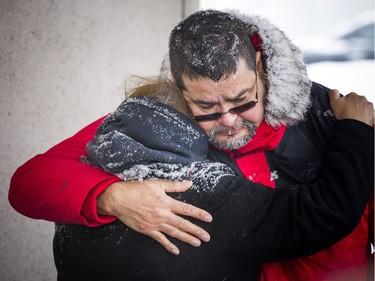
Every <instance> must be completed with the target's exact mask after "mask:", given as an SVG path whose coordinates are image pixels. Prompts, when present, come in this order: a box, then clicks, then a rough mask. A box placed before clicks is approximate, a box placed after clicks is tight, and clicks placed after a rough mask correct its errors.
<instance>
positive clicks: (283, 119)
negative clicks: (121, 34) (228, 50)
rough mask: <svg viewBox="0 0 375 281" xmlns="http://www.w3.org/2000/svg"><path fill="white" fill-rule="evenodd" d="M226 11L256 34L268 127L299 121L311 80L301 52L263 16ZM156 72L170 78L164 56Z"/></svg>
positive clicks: (303, 112)
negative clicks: (266, 89)
mask: <svg viewBox="0 0 375 281" xmlns="http://www.w3.org/2000/svg"><path fill="white" fill-rule="evenodd" d="M226 12H228V13H230V14H232V15H234V16H236V17H237V18H239V19H241V20H243V21H244V22H246V23H248V24H249V25H252V26H253V28H252V29H253V32H254V34H256V33H257V34H258V35H259V39H260V40H258V41H257V42H256V44H257V45H256V46H255V48H256V49H257V50H258V51H260V52H261V53H262V56H263V61H264V64H265V65H264V68H265V73H266V77H265V78H266V80H267V81H268V85H267V88H268V93H267V95H266V101H265V121H266V122H267V123H268V124H270V125H271V126H272V127H279V126H281V125H286V126H290V125H294V124H296V123H298V122H300V121H302V120H303V119H304V115H305V113H306V112H307V110H308V109H309V107H310V104H311V100H310V89H311V86H312V82H311V80H310V79H309V77H308V75H307V70H306V65H305V63H304V62H303V56H302V53H301V51H300V50H299V49H298V48H297V47H296V46H295V45H294V44H293V43H292V42H291V41H290V39H289V38H288V37H287V36H286V35H285V34H284V33H283V32H282V31H281V30H280V29H279V28H278V27H276V26H275V25H274V24H272V23H271V22H270V21H268V20H267V19H265V18H263V17H261V16H257V15H246V14H242V13H240V12H238V11H233V10H231V11H226ZM255 36H256V35H255ZM253 43H254V42H253ZM254 45H255V44H254ZM160 75H161V76H162V77H171V75H170V65H169V58H168V55H166V56H165V58H164V61H163V63H162V67H161V70H160Z"/></svg>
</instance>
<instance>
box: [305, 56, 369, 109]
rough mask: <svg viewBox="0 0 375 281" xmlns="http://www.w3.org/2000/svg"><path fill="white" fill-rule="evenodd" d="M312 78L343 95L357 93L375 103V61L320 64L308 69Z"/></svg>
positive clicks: (309, 66) (312, 65) (314, 64)
mask: <svg viewBox="0 0 375 281" xmlns="http://www.w3.org/2000/svg"><path fill="white" fill-rule="evenodd" d="M307 71H308V73H309V76H310V78H311V79H312V80H313V81H315V82H318V83H320V84H323V85H324V86H327V87H329V88H335V89H338V90H339V91H340V93H342V94H344V95H345V94H348V93H350V92H356V93H358V94H360V95H363V96H366V97H367V99H368V100H369V101H371V102H373V103H375V61H374V60H359V61H348V62H319V63H313V64H309V65H308V67H307Z"/></svg>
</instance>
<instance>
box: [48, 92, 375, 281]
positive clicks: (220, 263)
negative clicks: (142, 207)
mask: <svg viewBox="0 0 375 281" xmlns="http://www.w3.org/2000/svg"><path fill="white" fill-rule="evenodd" d="M122 109H124V110H122ZM134 112H142V117H139V116H138V114H133V113H134ZM151 112H154V113H151ZM118 113H119V114H118ZM148 113H151V114H148ZM160 113H162V114H160ZM149 115H152V116H153V120H152V122H147V121H146V120H147V119H148V116H149ZM179 116H180V117H179ZM112 117H113V118H112ZM182 117H184V116H182V115H181V114H178V112H175V111H174V110H172V109H168V107H167V106H165V105H163V104H158V103H155V102H153V101H150V100H148V99H145V98H137V99H132V100H131V101H129V103H127V102H125V103H123V104H122V105H121V106H120V108H119V110H118V111H116V112H115V113H114V114H113V115H111V116H109V117H107V119H106V120H104V122H103V124H102V126H101V127H100V128H99V129H98V131H97V133H96V135H95V137H94V139H93V140H92V141H91V142H90V143H89V144H88V151H89V152H88V158H87V160H88V161H90V162H91V163H92V164H95V165H97V166H99V167H101V168H102V169H106V170H107V171H109V172H113V173H117V174H119V176H121V177H125V178H126V179H139V180H143V179H145V178H155V177H156V178H164V179H169V180H170V179H177V180H181V179H189V180H192V181H193V187H192V188H191V189H189V190H188V191H186V192H183V193H181V194H171V196H173V197H174V198H178V199H179V200H183V201H186V202H189V203H191V204H194V205H196V206H199V207H201V208H204V209H207V210H208V211H209V212H211V213H212V215H213V216H214V218H215V219H214V221H213V222H212V223H209V224H206V223H202V222H198V224H199V225H201V226H202V227H204V228H205V229H207V230H208V231H209V232H210V233H211V234H212V239H211V241H210V242H209V243H204V244H203V245H201V246H200V247H198V248H194V247H191V246H190V245H188V244H185V243H183V242H181V241H175V240H174V241H173V242H174V243H176V244H177V246H178V247H179V248H180V249H181V254H180V255H179V256H174V255H172V254H170V253H169V252H167V251H166V250H165V249H163V248H162V247H161V246H160V245H159V244H158V243H157V242H156V241H154V240H152V239H151V238H149V237H147V236H145V235H142V234H140V233H137V232H135V231H133V230H131V229H129V228H128V227H127V226H125V225H124V224H122V223H121V222H119V221H117V222H114V223H112V224H109V225H105V226H102V227H98V228H89V227H86V226H82V225H74V224H58V225H57V227H56V233H55V238H54V257H55V263H56V267H57V269H58V280H59V281H63V280H90V281H95V280H108V281H109V280H112V281H115V280H152V281H155V280H186V281H190V280H228V281H229V280H247V281H249V280H254V281H255V280H257V279H258V275H259V267H260V264H262V263H263V262H265V261H270V260H279V259H285V258H288V257H295V256H297V255H302V254H306V253H311V252H312V251H315V250H317V249H321V248H322V247H324V246H327V245H328V244H329V243H332V241H334V240H333V239H337V238H338V237H342V235H345V234H344V233H346V232H347V231H348V230H349V229H351V227H348V226H349V225H350V224H351V225H352V226H353V227H354V226H355V223H354V224H353V223H349V221H348V219H349V218H347V216H348V215H350V219H349V220H351V219H352V218H357V219H358V218H359V217H360V216H361V213H362V210H363V208H364V206H365V204H366V202H367V200H368V198H369V196H370V194H371V192H372V190H373V188H372V187H373V184H372V183H371V182H369V181H368V180H365V179H368V178H370V176H371V174H372V169H371V160H372V156H371V155H366V156H367V157H366V161H365V162H364V163H360V161H361V160H362V158H361V157H360V156H361V155H363V154H364V151H366V149H371V128H370V127H368V126H367V125H365V124H358V122H355V121H353V120H345V121H340V122H341V123H340V124H338V125H339V126H337V127H336V128H335V133H333V138H332V139H333V140H332V143H331V145H332V146H333V148H332V150H330V152H329V153H327V162H325V163H324V165H323V167H322V169H323V170H324V172H323V173H322V174H321V175H320V176H319V183H318V182H314V183H311V184H310V186H309V187H308V186H306V185H304V184H300V185H293V187H292V188H290V187H288V188H278V189H276V190H271V189H269V188H266V187H263V186H260V185H259V184H256V183H253V182H251V181H248V180H246V179H244V178H243V177H242V176H241V177H235V176H234V173H233V172H232V171H231V170H230V169H229V168H228V167H227V166H226V165H224V164H222V163H218V162H212V161H209V160H207V159H206V154H207V153H208V146H207V140H206V136H205V134H204V132H203V131H202V130H201V128H200V127H199V126H197V125H196V124H194V123H191V125H189V120H188V119H185V121H186V122H187V124H184V121H183V120H182V121H181V120H178V122H175V120H176V118H182ZM134 118H135V119H134ZM132 120H134V121H135V123H137V124H136V126H134V128H129V126H130V127H133V126H132ZM142 120H143V122H138V121H142ZM186 122H185V123H186ZM119 124H120V125H119ZM181 124H182V126H181ZM353 126H356V128H355V131H356V132H357V133H358V134H357V135H355V136H352V135H351V134H348V131H350V130H352V129H353ZM188 128H192V129H188ZM160 130H162V132H163V135H162V136H155V137H151V136H145V137H144V138H143V137H139V136H142V135H146V134H148V135H155V134H157V135H160V132H161V131H160ZM179 134H184V136H185V137H184V138H179V137H176V136H178V135H179ZM143 139H145V142H144V143H143ZM166 139H170V144H171V145H166V144H165V141H166ZM148 140H150V142H149V141H148ZM146 144H147V145H146ZM358 145H360V146H361V149H360V150H356V149H346V151H345V149H344V151H343V147H348V148H349V147H351V146H353V148H354V147H356V146H358ZM135 147H136V151H137V155H133V156H129V157H127V158H123V157H120V158H119V157H117V155H116V153H117V152H119V151H122V150H124V151H125V153H126V155H130V154H131V153H132V152H134V151H135V150H134V148H135ZM186 147H190V149H189V150H187V149H186ZM339 151H341V152H339ZM143 152H144V153H145V154H144V155H145V158H142V155H143ZM160 152H163V153H165V155H167V157H165V156H164V155H160ZM337 152H338V153H337ZM212 153H215V152H214V151H212ZM182 155H183V157H181V156H182ZM147 159H153V160H154V161H148V160H147ZM155 159H157V160H156V161H162V162H155ZM186 159H189V160H186ZM192 159H194V160H195V161H194V162H191V160H192ZM229 162H232V163H233V161H229ZM336 162H340V163H341V164H340V167H336V165H332V164H333V163H336ZM345 163H346V164H345ZM348 163H350V164H349V166H355V167H356V168H354V169H349V170H348V169H346V168H345V166H347V164H348ZM353 163H358V166H357V164H353ZM365 164H366V165H365ZM337 168H338V169H337ZM358 170H360V171H358ZM357 173H360V174H361V177H354V176H353V175H354V174H357ZM357 184H361V185H362V186H363V189H362V190H359V189H357V188H356V187H354V186H355V185H357ZM340 189H342V190H343V191H344V190H345V191H346V192H345V193H343V194H339V195H338V196H335V197H333V198H332V197H331V196H330V194H331V193H332V192H333V193H336V191H337V190H340ZM349 194H351V196H348V195H349ZM353 197H356V198H357V199H358V201H357V202H356V203H354V204H353V206H350V205H352V204H350V202H351V201H352V198H353ZM342 200H343V201H342ZM285 202H287V204H285ZM359 202H361V203H359ZM343 203H344V204H343ZM300 211H301V212H302V213H299V212H300ZM270 214H274V215H270ZM354 221H355V220H354ZM347 224H348V226H346V225H347ZM276 231H277V233H278V235H277V236H275V233H276ZM270 233H272V234H271V235H269V234H270Z"/></svg>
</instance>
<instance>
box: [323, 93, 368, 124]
mask: <svg viewBox="0 0 375 281" xmlns="http://www.w3.org/2000/svg"><path fill="white" fill-rule="evenodd" d="M329 99H330V104H331V108H332V110H333V112H334V114H335V117H336V119H337V120H342V119H355V120H358V121H361V122H363V123H366V124H367V125H369V126H373V125H374V105H373V104H372V103H371V102H369V101H368V100H367V99H366V98H365V97H364V96H359V95H357V94H356V93H353V92H352V93H350V94H348V95H346V96H343V97H340V94H339V92H338V91H337V90H332V91H331V92H330V94H329Z"/></svg>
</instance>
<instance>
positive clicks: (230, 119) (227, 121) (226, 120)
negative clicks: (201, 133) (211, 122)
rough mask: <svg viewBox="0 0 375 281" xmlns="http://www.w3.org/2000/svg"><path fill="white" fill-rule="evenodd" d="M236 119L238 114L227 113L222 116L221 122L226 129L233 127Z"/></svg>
mask: <svg viewBox="0 0 375 281" xmlns="http://www.w3.org/2000/svg"><path fill="white" fill-rule="evenodd" d="M236 119H237V114H236V113H231V112H226V113H224V114H223V115H221V117H220V119H219V122H220V123H221V124H223V125H224V126H226V127H231V126H233V125H234V123H235V122H236Z"/></svg>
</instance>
